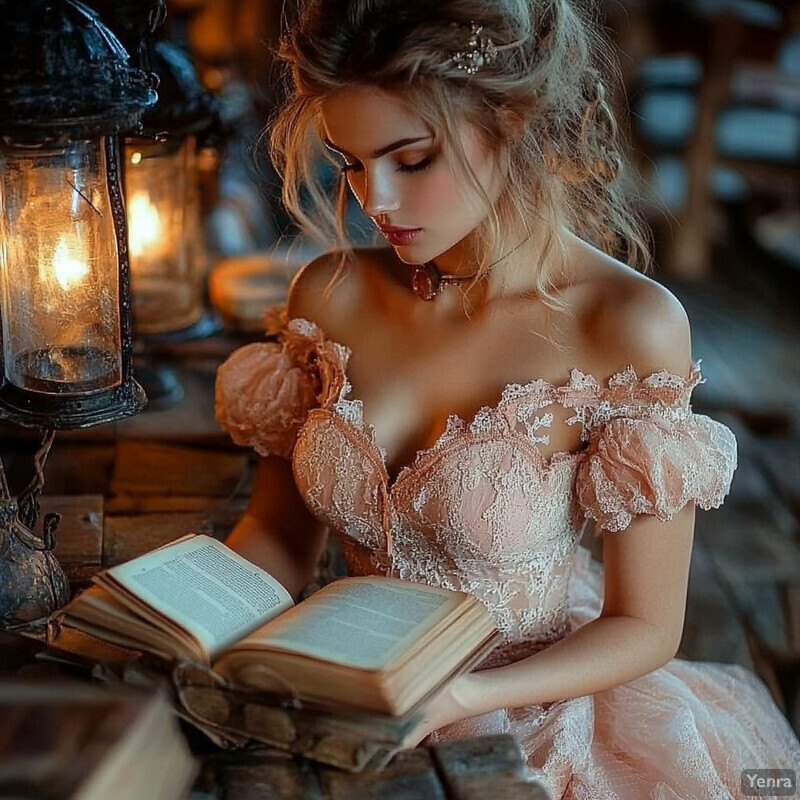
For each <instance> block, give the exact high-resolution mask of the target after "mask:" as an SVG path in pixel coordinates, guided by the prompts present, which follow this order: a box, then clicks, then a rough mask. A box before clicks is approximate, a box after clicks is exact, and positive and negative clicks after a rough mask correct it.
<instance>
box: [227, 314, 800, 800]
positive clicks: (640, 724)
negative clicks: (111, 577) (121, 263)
mask: <svg viewBox="0 0 800 800" xmlns="http://www.w3.org/2000/svg"><path fill="white" fill-rule="evenodd" d="M268 332H269V333H272V334H274V335H275V336H276V337H277V341H273V342H265V343H255V344H250V345H246V346H244V347H242V348H240V349H239V350H237V351H235V352H234V353H233V354H232V355H231V356H230V357H229V359H228V360H227V361H226V362H225V364H223V365H222V366H221V367H220V370H219V372H218V376H217V395H216V405H217V416H218V419H219V420H220V422H221V424H222V426H223V427H224V428H225V429H226V430H227V431H228V432H229V433H230V435H231V436H232V438H233V440H234V441H235V442H237V443H239V444H243V445H249V446H252V447H253V448H255V450H256V452H258V453H259V454H261V455H268V454H277V455H280V456H283V457H285V458H290V459H291V462H292V467H293V472H294V477H295V481H296V484H297V486H298V489H299V490H300V493H301V495H302V496H303V498H304V500H305V503H306V505H307V506H308V508H309V509H310V510H311V512H312V513H313V514H314V515H315V516H316V517H318V518H319V519H320V520H322V521H323V522H325V523H326V524H327V525H328V526H329V527H330V529H331V530H332V531H334V532H335V533H336V534H337V535H338V536H339V539H340V542H341V544H342V548H343V551H344V554H345V558H346V561H347V564H348V569H349V572H350V574H354V575H364V574H384V575H389V574H391V575H395V576H397V577H400V578H404V579H406V580H410V581H420V582H424V583H429V584H436V585H439V586H445V587H448V588H451V589H459V590H463V591H467V592H470V593H472V594H474V595H476V596H477V597H479V598H480V599H481V600H482V601H483V602H484V603H485V604H486V605H487V607H488V608H489V610H490V611H491V613H492V614H493V615H494V617H495V619H496V621H497V625H498V627H499V628H500V630H501V631H502V632H503V634H504V637H505V644H504V645H503V646H502V647H501V648H499V649H498V650H497V651H496V652H495V653H494V654H493V655H492V656H491V657H490V660H489V661H488V662H487V663H486V664H485V665H484V668H486V667H491V666H497V665H500V664H504V663H509V662H510V661H514V660H517V659H519V658H523V657H525V656H527V655H530V654H532V653H534V652H536V651H537V650H540V649H541V648H544V647H547V646H548V645H550V644H552V643H553V642H555V641H558V640H559V639H562V638H563V637H565V636H567V635H568V634H569V633H570V632H572V631H574V630H575V629H576V628H577V627H579V626H580V625H582V624H584V623H585V622H587V621H588V620H590V619H592V618H594V617H596V616H597V615H598V614H599V612H600V606H601V598H602V569H601V567H600V566H599V565H598V564H597V563H596V562H593V561H592V560H591V558H590V556H589V553H588V551H587V550H586V549H585V548H584V547H582V546H580V544H579V541H580V538H581V535H582V531H583V529H584V526H585V523H586V521H587V520H589V519H591V520H594V522H595V531H596V532H597V533H601V532H606V535H624V534H621V533H618V532H620V531H624V529H625V528H627V527H628V526H629V524H630V522H631V520H632V519H633V518H634V517H635V516H637V515H640V514H650V515H655V516H656V517H658V518H659V519H662V520H668V519H670V518H671V517H672V516H673V515H674V514H676V513H677V512H678V511H680V510H681V509H682V508H683V507H684V506H685V505H686V503H688V502H695V503H696V504H697V505H698V506H699V507H701V508H704V509H709V508H712V507H717V506H719V505H720V504H721V503H722V501H723V499H724V497H725V495H726V494H727V492H728V490H729V487H730V483H731V479H732V476H733V471H734V469H735V466H736V441H735V439H734V437H733V434H732V433H731V432H730V430H729V429H728V428H726V427H725V426H724V425H722V424H720V423H718V422H715V421H714V420H712V419H709V418H708V417H706V416H702V415H699V414H695V413H693V412H692V410H691V407H690V402H689V401H690V395H691V392H692V390H693V388H694V387H695V386H696V385H697V384H698V383H699V382H700V381H701V375H700V369H699V364H695V365H694V366H693V368H692V371H691V375H690V377H689V378H683V377H680V376H676V375H672V374H669V373H667V372H665V371H662V372H657V373H655V374H652V375H649V376H646V377H640V376H637V375H636V374H635V372H634V371H633V369H632V368H631V367H628V368H627V369H625V370H623V371H621V372H620V373H618V374H617V375H614V376H613V377H612V378H611V379H610V380H609V381H607V382H606V384H605V385H601V384H600V383H599V382H598V381H597V380H595V378H593V377H592V376H591V375H587V374H585V373H583V372H581V371H579V370H577V369H575V370H573V371H572V374H571V376H570V379H569V381H568V382H567V383H566V384H565V385H562V386H556V385H553V384H551V383H548V382H547V381H544V380H533V381H531V382H530V383H526V384H524V385H523V384H512V385H509V386H508V387H506V389H505V390H504V392H503V394H502V397H501V399H500V401H499V402H498V403H497V405H495V406H493V407H487V408H483V409H481V410H480V411H479V412H478V413H477V414H476V415H475V417H474V418H473V419H472V420H469V421H467V420H463V419H460V418H458V417H457V416H451V417H450V418H449V420H448V423H447V428H446V430H445V431H444V433H442V435H441V436H440V437H439V439H438V441H436V442H435V444H434V445H433V446H432V447H430V448H427V449H425V450H423V451H421V452H419V453H418V454H417V456H416V458H415V460H414V462H413V463H412V464H410V465H409V466H407V467H405V468H404V469H403V470H402V471H401V472H400V473H399V474H398V475H397V477H396V478H395V479H394V480H392V479H390V477H389V475H388V472H387V467H386V454H385V452H384V451H383V450H382V448H381V447H380V446H379V444H378V443H377V442H376V440H375V435H374V431H373V430H372V428H371V426H370V425H369V424H368V423H367V422H366V421H365V420H364V417H363V413H362V406H361V403H360V401H359V400H357V399H353V398H350V397H349V394H350V385H349V383H348V380H347V374H346V369H347V362H348V358H349V355H350V352H349V350H348V349H347V348H346V347H344V346H342V345H340V344H337V343H336V342H332V341H330V340H328V339H327V338H326V337H325V335H324V333H323V332H322V331H321V330H320V329H319V328H318V327H317V326H316V325H314V324H313V323H311V322H308V321H306V320H303V319H287V318H286V315H285V313H283V312H279V311H276V312H275V313H274V314H273V315H272V316H271V318H270V321H269V326H268ZM558 406H560V407H562V408H565V409H569V414H571V416H570V417H569V418H568V419H567V422H566V424H568V425H578V426H580V430H581V441H582V446H581V447H580V448H579V449H578V450H576V451H574V452H556V453H554V454H550V455H548V456H546V457H545V456H544V455H542V452H541V451H540V449H539V446H540V445H547V444H548V443H549V433H548V432H549V430H550V428H551V427H552V426H553V424H554V414H553V410H554V409H555V408H556V407H558ZM497 732H510V733H513V734H515V735H516V736H517V737H518V738H519V740H520V741H521V743H522V744H523V746H524V748H525V751H526V753H527V756H528V760H529V763H530V766H531V767H532V768H533V769H534V770H537V771H541V773H540V774H541V776H542V778H543V780H545V782H546V783H547V784H548V785H549V786H550V789H551V793H552V795H553V797H554V798H560V797H565V798H581V799H584V800H589V799H590V798H591V800H595V798H596V799H597V800H615V798H620V800H622V799H623V798H624V800H643V799H644V798H663V799H664V800H667V798H669V800H674V799H675V798H686V800H690V799H691V800H700V799H701V798H730V797H736V798H738V797H740V796H741V795H740V780H741V772H742V770H743V769H749V768H768V767H782V768H796V769H800V745H798V742H797V739H796V737H795V736H794V734H793V733H792V731H791V728H790V727H789V725H788V723H787V722H786V720H785V718H784V717H783V716H782V715H781V713H780V712H779V711H778V709H777V708H776V707H775V705H774V704H773V701H772V699H771V697H770V695H769V693H768V692H767V690H766V689H765V687H764V685H763V684H762V683H761V681H760V680H759V679H758V678H756V677H755V676H754V675H753V674H752V673H750V672H749V671H748V670H746V669H744V668H742V667H739V666H735V665H723V664H710V663H694V662H687V661H683V660H680V659H673V660H671V661H670V662H669V663H668V664H667V665H666V666H664V667H662V668H661V669H658V670H656V671H654V672H652V673H650V674H648V675H646V676H644V677H641V678H638V679H636V680H634V681H631V682H630V683H627V684H624V685H621V686H618V687H615V688H613V689H609V690H605V691H602V692H599V693H597V694H594V695H591V696H587V697H579V698H574V699H570V700H563V701H560V702H555V703H552V704H547V705H545V706H539V705H537V706H525V707H522V708H513V709H501V710H498V711H495V712H492V713H490V714H486V715H483V716H480V717H474V718H472V719H469V720H464V721H462V722H460V723H456V724H454V725H450V726H447V727H446V728H443V729H441V730H439V731H437V732H435V733H434V734H433V736H432V738H434V739H436V740H446V739H453V738H463V737H467V736H472V735H478V734H483V733H497Z"/></svg>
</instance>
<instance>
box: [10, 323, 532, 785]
mask: <svg viewBox="0 0 800 800" xmlns="http://www.w3.org/2000/svg"><path fill="white" fill-rule="evenodd" d="M236 344H237V342H234V341H231V340H227V339H224V338H217V339H212V340H207V341H204V342H198V343H192V344H189V345H184V346H182V348H174V349H173V350H172V351H168V354H172V355H173V356H177V355H179V356H180V357H181V360H180V361H176V363H175V366H176V367H177V368H178V370H179V373H180V376H181V380H182V382H183V383H184V386H185V389H186V396H185V398H184V400H183V401H182V402H181V403H180V404H179V405H177V406H175V407H173V408H172V409H169V410H166V411H157V412H146V413H143V414H140V415H139V416H137V417H135V418H132V419H130V420H125V421H122V422H118V423H115V424H113V425H106V426H101V427H97V428H92V429H88V430H85V431H71V432H62V433H59V434H58V436H57V437H56V441H55V444H54V446H53V449H52V452H51V455H50V458H49V460H48V463H47V466H46V470H45V474H46V484H45V493H44V497H43V498H42V510H43V512H44V513H46V512H49V511H57V512H59V513H60V514H62V521H61V524H60V526H59V529H58V531H57V534H56V535H57V542H58V544H57V548H56V554H57V556H58V558H59V560H60V562H61V564H62V565H63V567H64V569H65V571H66V572H67V575H68V577H69V578H70V582H71V585H72V587H73V589H76V590H77V589H79V588H81V587H83V586H85V585H87V583H88V582H89V580H90V578H91V576H92V575H93V574H94V573H95V572H97V571H98V570H99V569H101V568H105V567H110V566H113V565H114V564H118V563H120V562H123V561H126V560H128V559H130V558H133V557H135V556H137V555H140V554H141V553H144V552H146V551H148V550H151V549H152V548H154V547H156V546H158V545H160V544H163V543H165V542H167V541H170V540H172V539H174V538H176V537H177V536H179V535H181V534H183V533H186V532H188V531H196V532H205V533H210V534H212V535H216V536H219V537H221V536H224V534H225V533H226V532H227V531H228V530H229V529H230V527H231V526H232V525H233V524H234V522H235V521H236V520H237V519H238V518H239V516H240V515H241V513H242V512H243V511H244V509H245V506H246V504H247V500H248V496H249V489H250V481H251V478H252V474H253V468H254V465H255V459H254V457H253V456H252V455H251V454H250V453H248V452H247V451H245V450H244V449H242V448H239V447H236V446H235V445H233V444H232V443H231V441H230V439H229V438H228V436H227V435H226V434H224V433H222V432H221V431H220V430H219V428H218V426H217V424H216V422H215V420H214V415H213V379H214V374H215V371H216V367H217V365H218V364H219V363H220V361H221V360H222V359H223V358H224V356H225V355H226V354H227V353H228V352H229V351H230V349H232V348H233V347H234V346H235V345H236ZM0 435H1V436H2V439H0V441H2V448H3V452H2V455H3V459H4V463H5V464H6V467H7V471H8V474H9V476H10V478H11V481H12V484H13V490H18V488H19V487H21V486H22V485H23V483H24V482H25V481H26V480H27V477H28V471H29V470H30V469H31V461H30V457H31V454H32V452H33V451H34V450H35V447H36V443H37V442H36V438H35V435H34V434H33V433H31V432H28V431H25V430H23V429H19V428H14V427H11V426H4V427H3V428H2V430H0ZM0 635H1V634H0ZM2 650H5V652H4V654H3V653H0V673H2V672H3V660H4V659H3V655H4V657H5V662H6V664H5V671H6V674H8V673H9V671H10V669H11V667H10V666H9V664H10V662H11V660H13V654H12V652H11V650H10V648H9V647H5V648H3V647H2V646H0V651H2ZM29 655H30V654H29ZM13 666H14V669H20V668H21V669H22V670H23V673H24V672H25V670H26V669H27V670H28V674H31V672H38V673H39V674H40V677H41V673H42V669H43V667H42V665H41V664H36V665H32V664H31V663H29V664H27V665H25V664H21V662H20V661H19V659H17V663H15V664H14V665H13ZM50 669H51V670H52V669H53V667H52V666H51V667H50ZM45 672H46V670H45ZM190 741H191V742H192V744H193V748H194V749H195V750H196V752H197V753H198V754H199V756H200V758H201V771H200V775H199V777H198V779H197V782H196V785H195V787H194V789H193V791H192V794H191V800H223V798H224V800H261V799H262V798H263V799H264V800H266V798H270V800H295V799H296V800H300V798H303V800H305V799H306V798H308V800H345V799H346V800H356V799H357V798H361V799H362V800H372V799H373V798H374V799H375V800H412V798H413V799H414V800H421V799H422V798H425V800H440V799H441V800H445V799H447V800H479V798H481V799H482V798H485V799H486V800H496V799H497V798H504V800H517V798H519V800H522V798H525V800H547V795H546V794H545V792H544V790H543V789H542V788H541V786H540V785H539V784H538V783H536V782H531V780H530V774H529V773H528V772H527V770H526V768H525V767H524V763H523V758H522V754H521V752H520V750H519V747H518V745H517V743H516V742H515V740H514V739H513V738H512V737H510V736H499V737H483V738H481V739H477V740H471V741H467V742H455V743H449V744H443V745H437V746H435V747H432V748H418V749H414V750H409V751H405V752H403V753H401V754H399V755H398V756H396V757H395V759H394V760H393V761H392V762H391V763H390V765H389V766H388V767H386V768H385V769H384V770H383V771H381V772H372V773H367V772H364V773H359V774H353V773H348V772H344V771H341V770H337V769H334V768H332V767H324V766H321V765H317V764H314V763H312V762H310V761H307V760H305V759H302V758H298V757H293V756H289V755H285V754H281V753H275V752H264V751H256V752H251V751H245V752H225V751H220V750H218V749H216V748H215V747H214V746H213V745H211V743H210V742H208V740H206V739H205V737H203V736H202V735H200V734H199V733H197V732H195V734H194V735H191V732H190Z"/></svg>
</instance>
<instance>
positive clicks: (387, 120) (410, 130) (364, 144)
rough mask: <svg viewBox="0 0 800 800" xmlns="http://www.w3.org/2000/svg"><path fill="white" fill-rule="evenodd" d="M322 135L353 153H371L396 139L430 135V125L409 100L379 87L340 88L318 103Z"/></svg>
mask: <svg viewBox="0 0 800 800" xmlns="http://www.w3.org/2000/svg"><path fill="white" fill-rule="evenodd" d="M320 117H321V130H320V133H321V134H322V136H323V137H324V138H325V139H327V140H328V141H329V142H330V143H332V144H333V145H334V146H336V147H337V149H341V150H344V151H347V152H348V153H352V154H354V155H365V154H368V153H372V152H373V151H375V150H378V149H380V148H382V147H385V146H386V145H387V144H390V143H392V142H394V141H397V140H399V139H407V138H408V139H416V138H419V137H430V136H431V135H432V131H431V129H430V128H429V127H428V125H427V124H426V123H425V122H424V121H423V119H422V118H421V117H420V116H419V114H417V113H415V112H414V110H413V108H412V107H411V106H410V104H409V103H408V102H405V101H404V100H403V99H401V98H400V97H397V96H396V95H392V94H390V93H388V92H385V91H383V90H381V89H377V88H372V87H358V88H353V89H343V90H341V91H339V92H336V93H335V94H333V95H331V96H330V97H327V98H325V100H323V101H322V103H321V105H320Z"/></svg>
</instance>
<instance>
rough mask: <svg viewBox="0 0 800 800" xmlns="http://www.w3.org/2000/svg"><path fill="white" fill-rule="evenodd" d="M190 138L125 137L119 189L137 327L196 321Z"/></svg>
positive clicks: (161, 328) (194, 178)
mask: <svg viewBox="0 0 800 800" xmlns="http://www.w3.org/2000/svg"><path fill="white" fill-rule="evenodd" d="M195 148H196V144H195V139H194V137H193V136H190V137H188V138H186V139H182V140H179V141H168V142H161V143H152V142H137V141H132V142H128V144H127V145H126V148H125V159H126V163H125V193H126V197H127V200H126V202H127V212H128V242H129V248H130V258H131V284H132V289H133V324H134V328H135V330H136V332H137V333H164V332H167V331H175V330H180V329H181V328H186V327H188V326H189V325H192V324H193V323H194V322H196V321H197V320H198V319H199V318H200V316H201V314H202V311H203V307H202V280H203V272H204V270H203V267H202V248H200V249H199V252H198V243H197V236H198V233H199V230H198V221H197V219H195V218H196V217H197V216H198V215H199V207H198V204H197V192H198V174H197V163H196V157H195Z"/></svg>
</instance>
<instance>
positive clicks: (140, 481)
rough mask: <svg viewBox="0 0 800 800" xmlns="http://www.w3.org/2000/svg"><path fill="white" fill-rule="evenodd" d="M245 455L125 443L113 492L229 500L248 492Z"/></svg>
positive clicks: (118, 456)
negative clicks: (208, 497) (229, 497)
mask: <svg viewBox="0 0 800 800" xmlns="http://www.w3.org/2000/svg"><path fill="white" fill-rule="evenodd" d="M247 464H248V456H247V454H246V453H245V452H230V451H227V450H212V449H207V448H197V447H191V446H183V445H174V444H163V443H157V442H138V441H126V440H121V441H119V442H118V443H117V453H116V458H115V464H114V475H113V478H112V481H111V491H112V492H113V493H115V494H133V495H153V496H157V495H181V496H189V495H195V496H197V495H199V496H211V497H227V496H228V495H230V494H232V493H234V492H235V491H238V492H242V493H245V492H246V485H245V482H244V481H245V479H246V477H247V472H246V470H247Z"/></svg>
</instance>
